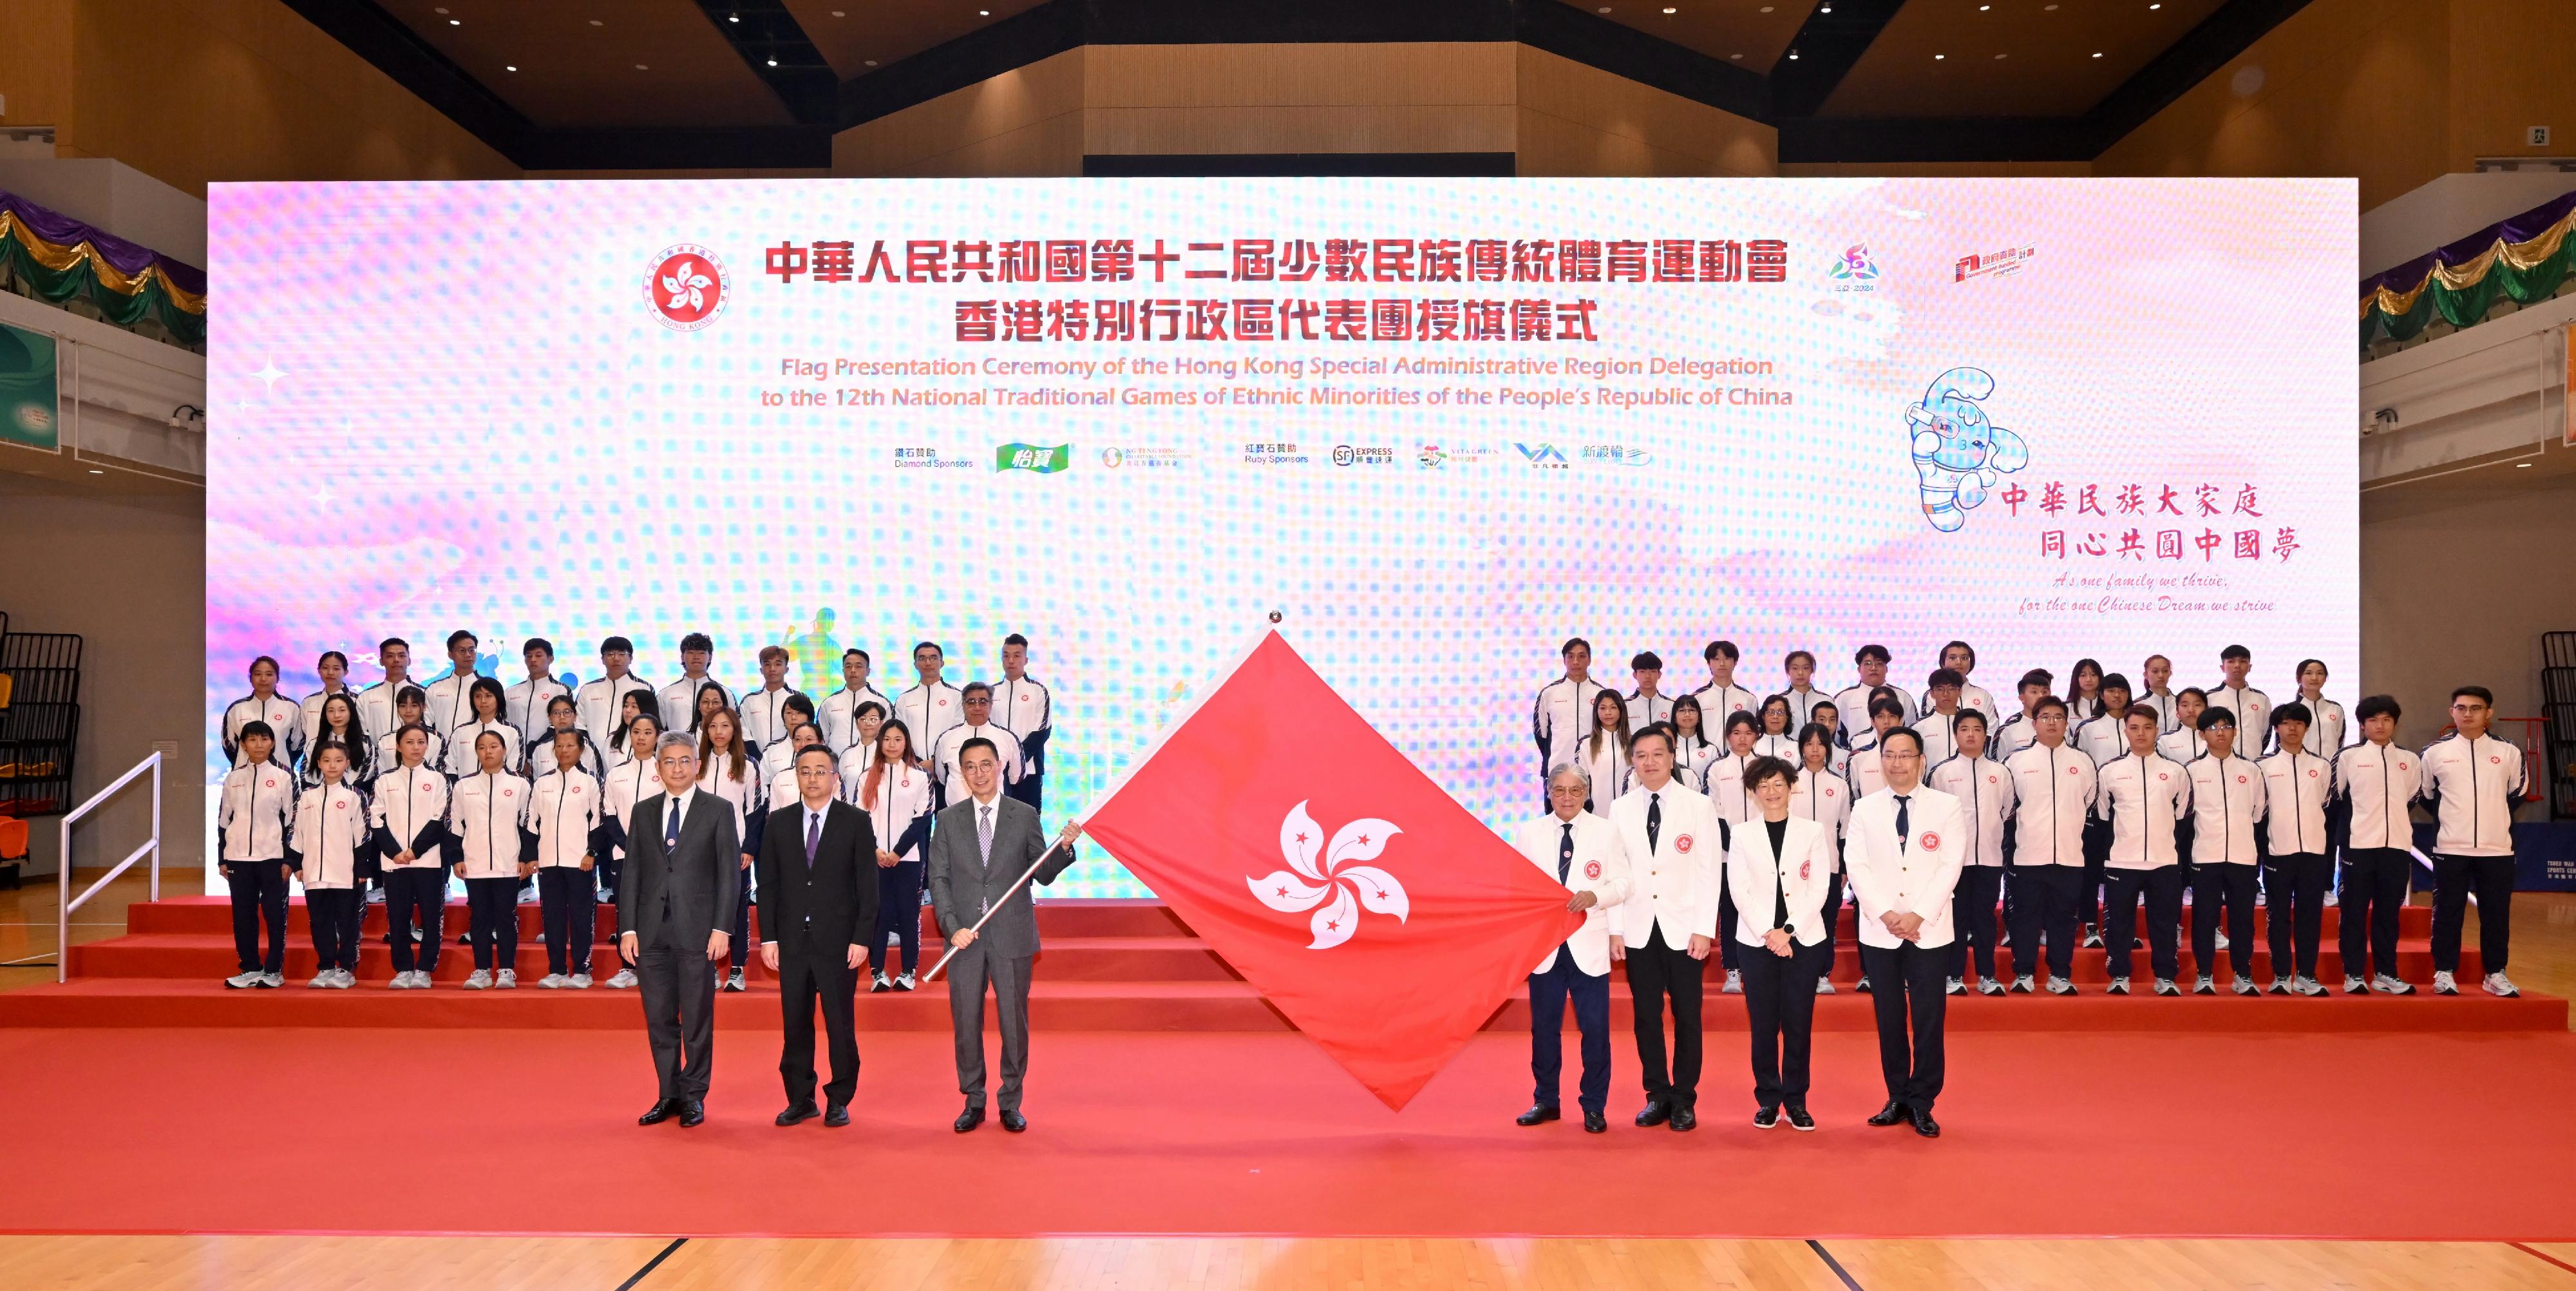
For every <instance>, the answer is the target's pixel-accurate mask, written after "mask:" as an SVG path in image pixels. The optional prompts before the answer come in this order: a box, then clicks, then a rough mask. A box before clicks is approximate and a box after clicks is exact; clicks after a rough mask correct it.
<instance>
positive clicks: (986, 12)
mask: <svg viewBox="0 0 2576 1291" xmlns="http://www.w3.org/2000/svg"><path fill="white" fill-rule="evenodd" d="M975 16H976V17H978V18H990V17H992V16H993V11H992V10H990V9H978V10H976V11H975Z"/></svg>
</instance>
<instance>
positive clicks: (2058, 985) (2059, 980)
mask: <svg viewBox="0 0 2576 1291" xmlns="http://www.w3.org/2000/svg"><path fill="white" fill-rule="evenodd" d="M2048 993H2049V994H2051V995H2073V994H2074V993H2075V983H2073V982H2070V981H2068V980H2066V979H2065V978H2063V977H2052V978H2049V979H2048Z"/></svg>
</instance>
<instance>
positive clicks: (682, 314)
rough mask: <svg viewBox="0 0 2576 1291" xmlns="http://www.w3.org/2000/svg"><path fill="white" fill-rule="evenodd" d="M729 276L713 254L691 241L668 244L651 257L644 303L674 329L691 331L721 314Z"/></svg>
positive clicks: (730, 287)
mask: <svg viewBox="0 0 2576 1291" xmlns="http://www.w3.org/2000/svg"><path fill="white" fill-rule="evenodd" d="M732 290H733V279H732V277H731V276H729V275H727V274H726V273H725V267H724V262H723V261H722V260H718V259H716V257H715V253H714V252H712V251H709V250H707V249H706V248H705V247H702V246H699V245H697V244H696V243H694V242H682V243H679V244H678V245H675V246H668V247H664V248H662V250H661V251H660V252H658V253H656V254H655V255H654V257H653V262H652V267H651V269H650V270H649V271H648V272H647V273H646V274H645V275H644V303H645V304H647V305H650V306H652V307H653V316H654V317H655V318H657V319H660V320H661V323H662V326H664V327H667V328H670V329H671V330H672V331H675V332H694V331H698V330H700V329H701V328H704V327H705V326H707V325H708V324H709V323H712V322H714V321H716V316H717V315H719V314H722V313H724V308H725V298H726V297H727V296H729V295H731V294H732Z"/></svg>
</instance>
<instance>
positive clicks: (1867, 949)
mask: <svg viewBox="0 0 2576 1291" xmlns="http://www.w3.org/2000/svg"><path fill="white" fill-rule="evenodd" d="M1879 769H1880V771H1881V773H1882V774H1884V775H1885V776H1886V777H1887V785H1886V787H1885V788H1882V789H1880V790H1879V791H1877V792H1876V793H1873V794H1870V795H1868V796H1867V797H1864V798H1862V799H1861V800H1860V801H1859V802H1856V803H1853V804H1852V813H1851V827H1850V830H1849V832H1848V833H1847V834H1846V835H1845V837H1844V840H1843V869H1844V870H1845V871H1846V872H1848V873H1849V874H1850V875H1851V886H1852V897H1853V900H1854V901H1855V902H1856V903H1857V904H1858V905H1859V906H1860V967H1861V971H1862V972H1863V973H1866V974H1868V975H1869V979H1870V981H1871V983H1872V984H1873V985H1874V986H1875V987H1876V990H1875V991H1874V992H1873V993H1872V995H1871V996H1870V1003H1871V1005H1872V1006H1873V1007H1874V1008H1875V1009H1876V1010H1877V1013H1878V1065H1879V1071H1880V1073H1881V1074H1882V1075H1883V1076H1885V1077H1886V1080H1887V1106H1885V1107H1883V1108H1880V1109H1879V1112H1878V1115H1876V1116H1873V1117H1871V1118H1869V1123H1870V1124H1872V1125H1894V1124H1896V1123H1897V1122H1899V1121H1905V1122H1910V1123H1911V1124H1912V1125H1913V1126H1914V1131H1915V1133H1917V1134H1920V1135H1922V1136H1923V1137H1925V1138H1927V1139H1928V1138H1938V1137H1940V1134H1941V1125H1940V1122H1938V1121H1935V1120H1933V1119H1932V1103H1933V1101H1934V1100H1935V1099H1937V1098H1939V1097H1940V1096H1941V1076H1942V1052H1941V1023H1942V1015H1943V1012H1944V1009H1945V1007H1946V1005H1947V1003H1948V997H1947V995H1946V994H1945V993H1944V985H1945V983H1944V981H1943V977H1944V975H1945V974H1946V973H1947V972H1948V971H1949V950H1948V947H1949V945H1950V936H1951V931H1950V903H1951V894H1952V890H1953V889H1955V888H1956V887H1958V885H1959V866H1960V861H1961V859H1962V858H1963V857H1965V856H1966V854H1967V850H1968V849H1967V834H1966V833H1965V832H1963V827H1962V822H1963V821H1964V819H1965V817H1964V816H1963V815H1962V813H1961V809H1960V806H1959V800H1958V799H1957V798H1954V797H1951V796H1950V795H1949V794H1946V793H1943V792H1941V791H1940V790H1938V789H1934V788H1932V787H1930V786H1929V785H1926V784H1924V783H1923V740H1922V737H1921V736H1918V735H1916V734H1915V733H1914V730H1913V728H1911V727H1906V726H1900V727H1897V728H1896V729H1894V730H1891V731H1888V732H1887V733H1885V734H1884V735H1882V736H1880V737H1879ZM1909 1022H1910V1023H1911V1024H1912V1029H1913V1041H1912V1044H1911V1045H1909V1044H1908V1043H1907V1037H1906V1032H1907V1025H1908V1023H1909Z"/></svg>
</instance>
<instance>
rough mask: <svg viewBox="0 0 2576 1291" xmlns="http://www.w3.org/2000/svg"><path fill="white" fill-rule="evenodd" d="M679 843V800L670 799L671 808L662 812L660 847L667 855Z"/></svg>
mask: <svg viewBox="0 0 2576 1291" xmlns="http://www.w3.org/2000/svg"><path fill="white" fill-rule="evenodd" d="M679 845H680V800H679V799H677V798H673V799H672V800H671V809H670V810H669V811H666V812H663V813H662V848H663V854H664V855H668V854H669V853H670V852H671V851H672V850H673V849H675V848H677V847H679Z"/></svg>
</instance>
